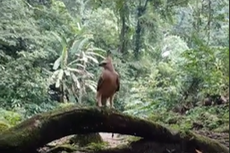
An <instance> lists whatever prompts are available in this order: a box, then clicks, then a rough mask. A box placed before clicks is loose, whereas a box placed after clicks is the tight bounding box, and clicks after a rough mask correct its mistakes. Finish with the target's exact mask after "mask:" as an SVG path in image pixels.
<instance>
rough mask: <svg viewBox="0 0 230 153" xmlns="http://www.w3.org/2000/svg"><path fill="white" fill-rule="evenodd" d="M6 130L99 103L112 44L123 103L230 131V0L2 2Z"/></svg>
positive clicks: (0, 112) (217, 134) (1, 101)
mask: <svg viewBox="0 0 230 153" xmlns="http://www.w3.org/2000/svg"><path fill="white" fill-rule="evenodd" d="M0 10H1V11H0V78H1V81H0V130H1V131H2V130H4V129H5V128H9V127H12V126H15V125H16V124H18V123H20V122H21V121H23V120H26V119H28V118H30V117H31V116H33V115H35V114H38V113H43V112H47V111H49V110H53V109H56V108H60V107H63V106H66V105H70V104H75V105H79V106H95V103H96V101H95V93H96V85H97V80H98V78H99V75H100V72H101V68H99V67H98V63H99V62H100V61H102V60H103V58H104V57H105V56H106V52H107V51H110V52H111V54H112V58H113V63H114V66H115V69H116V70H117V71H118V73H119V75H120V82H121V87H120V91H119V92H118V93H117V95H116V98H115V102H114V103H115V108H116V109H118V110H120V111H122V112H123V113H127V114H130V115H133V116H137V117H140V118H145V119H148V120H152V121H155V122H157V123H160V124H163V125H165V126H168V127H170V128H172V129H182V130H196V131H199V132H201V133H204V135H208V136H210V137H214V138H216V139H218V140H220V141H221V142H223V143H224V144H225V145H228V138H229V134H228V133H229V107H228V98H229V1H227V0H216V1H211V0H130V1H126V0H86V1H82V0H71V1H68V0H60V1H58V0H10V1H9V0H1V1H0Z"/></svg>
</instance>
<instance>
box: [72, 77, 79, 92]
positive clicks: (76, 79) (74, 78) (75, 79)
mask: <svg viewBox="0 0 230 153" xmlns="http://www.w3.org/2000/svg"><path fill="white" fill-rule="evenodd" d="M71 76H72V79H73V81H74V82H75V83H76V85H77V88H78V89H80V83H79V81H78V78H77V76H76V75H75V74H73V73H71Z"/></svg>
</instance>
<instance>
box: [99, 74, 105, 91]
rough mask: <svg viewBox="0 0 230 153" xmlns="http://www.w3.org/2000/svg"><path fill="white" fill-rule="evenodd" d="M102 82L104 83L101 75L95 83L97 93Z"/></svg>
mask: <svg viewBox="0 0 230 153" xmlns="http://www.w3.org/2000/svg"><path fill="white" fill-rule="evenodd" d="M103 81H104V79H103V74H101V76H100V78H99V80H98V82H97V91H98V90H99V89H100V88H101V85H102V84H103Z"/></svg>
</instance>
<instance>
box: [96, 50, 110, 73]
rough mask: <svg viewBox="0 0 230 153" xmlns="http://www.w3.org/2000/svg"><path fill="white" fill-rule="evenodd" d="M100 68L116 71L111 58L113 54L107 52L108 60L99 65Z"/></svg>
mask: <svg viewBox="0 0 230 153" xmlns="http://www.w3.org/2000/svg"><path fill="white" fill-rule="evenodd" d="M99 66H102V67H104V69H108V70H111V71H114V67H113V63H112V58H111V52H110V51H107V56H106V58H105V59H104V60H103V61H102V62H101V63H100V64H99Z"/></svg>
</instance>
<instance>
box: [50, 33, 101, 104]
mask: <svg viewBox="0 0 230 153" xmlns="http://www.w3.org/2000/svg"><path fill="white" fill-rule="evenodd" d="M53 34H54V35H55V36H56V37H57V38H58V40H59V41H60V43H61V45H62V51H61V55H60V56H59V58H57V59H56V61H55V62H54V64H53V70H54V72H52V75H51V77H50V84H53V83H55V87H56V88H59V89H60V91H61V92H62V96H61V101H62V102H64V101H65V97H64V95H65V94H64V92H67V93H68V95H69V96H70V98H71V101H75V100H76V101H78V102H79V103H81V102H82V96H83V94H84V93H85V89H86V88H89V89H91V90H92V91H94V92H96V82H95V81H93V80H92V78H93V76H94V75H93V74H92V73H90V72H89V71H88V70H87V66H89V65H94V64H97V63H98V60H97V58H96V57H101V58H103V56H102V55H100V54H99V53H98V51H101V52H105V51H104V50H102V49H100V48H96V47H94V46H93V43H92V41H91V40H92V37H91V36H85V37H80V38H79V37H78V36H75V37H74V38H73V39H66V38H64V37H62V36H61V35H58V34H56V33H53Z"/></svg>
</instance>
